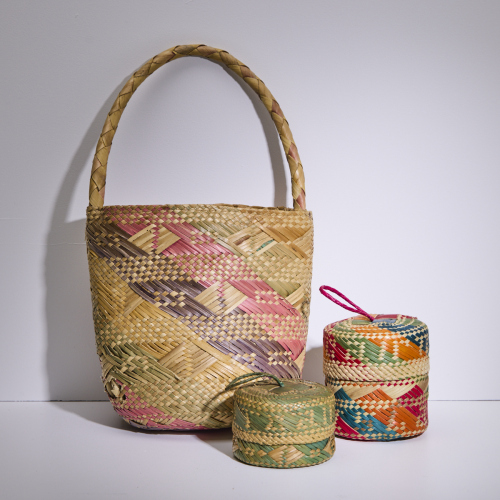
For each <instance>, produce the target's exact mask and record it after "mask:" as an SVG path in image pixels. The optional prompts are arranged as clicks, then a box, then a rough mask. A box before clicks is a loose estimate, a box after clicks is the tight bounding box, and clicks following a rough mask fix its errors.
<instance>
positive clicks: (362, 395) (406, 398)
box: [326, 376, 429, 441]
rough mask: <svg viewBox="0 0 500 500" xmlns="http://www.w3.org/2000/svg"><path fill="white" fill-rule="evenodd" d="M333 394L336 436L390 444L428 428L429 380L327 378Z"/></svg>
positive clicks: (426, 378) (424, 378)
mask: <svg viewBox="0 0 500 500" xmlns="http://www.w3.org/2000/svg"><path fill="white" fill-rule="evenodd" d="M326 384H327V385H328V386H329V387H331V388H332V389H333V391H334V392H335V408H336V411H337V427H336V430H335V434H336V435H337V436H341V437H345V438H350V439H359V440H377V441H392V440H395V439H400V438H405V437H413V436H418V435H419V434H422V433H423V432H424V431H425V430H426V428H427V425H428V413H427V399H428V397H429V388H428V386H429V379H428V377H427V376H422V377H419V378H416V379H412V378H410V379H403V380H392V381H387V382H353V381H345V380H344V381H339V380H335V379H331V378H329V377H327V378H326Z"/></svg>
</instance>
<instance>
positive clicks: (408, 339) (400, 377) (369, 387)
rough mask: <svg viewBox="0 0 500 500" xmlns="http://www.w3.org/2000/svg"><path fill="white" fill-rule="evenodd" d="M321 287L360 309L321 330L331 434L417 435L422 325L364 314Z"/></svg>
mask: <svg viewBox="0 0 500 500" xmlns="http://www.w3.org/2000/svg"><path fill="white" fill-rule="evenodd" d="M321 288H322V289H327V290H331V291H335V293H337V294H338V295H340V296H341V297H342V298H344V299H345V300H347V301H348V302H349V303H350V304H352V305H354V307H356V310H357V311H359V312H361V313H362V315H361V316H355V317H353V318H349V319H346V320H343V321H338V322H336V323H332V324H330V325H328V326H327V327H326V328H325V329H324V335H323V347H324V350H323V353H324V363H323V372H324V374H325V383H326V385H327V386H329V387H331V388H332V389H333V391H334V393H335V404H336V411H337V424H336V429H335V435H336V436H340V437H346V438H350V439H358V440H364V441H366V440H371V441H392V440H395V439H401V438H406V437H413V436H418V435H419V434H422V433H423V432H424V431H425V430H426V429H427V426H428V410H427V400H428V397H429V330H428V328H427V325H426V324H425V323H423V322H422V321H419V320H418V319H417V318H413V317H410V316H404V315H401V314H384V315H382V314H378V315H377V314H376V315H373V316H372V315H369V314H367V313H365V312H364V311H363V310H362V309H359V308H358V306H356V305H355V304H353V303H352V302H350V301H349V300H348V299H347V298H346V297H344V296H343V295H342V294H340V293H339V292H337V291H336V290H335V289H331V288H330V287H321ZM322 293H323V294H324V295H326V296H327V297H328V298H330V299H331V300H333V301H334V302H336V303H338V304H339V305H342V304H340V303H339V302H337V301H336V300H335V299H333V298H332V297H330V296H329V295H328V294H327V293H325V292H324V290H322ZM342 307H345V306H344V305H342ZM345 308H346V309H349V310H353V309H350V308H348V307H345Z"/></svg>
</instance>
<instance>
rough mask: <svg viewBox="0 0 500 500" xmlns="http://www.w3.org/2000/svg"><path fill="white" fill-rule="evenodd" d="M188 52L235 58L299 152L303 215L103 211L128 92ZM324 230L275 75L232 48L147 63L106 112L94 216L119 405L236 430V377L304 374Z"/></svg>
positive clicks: (233, 210)
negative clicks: (316, 252) (316, 221)
mask: <svg viewBox="0 0 500 500" xmlns="http://www.w3.org/2000/svg"><path fill="white" fill-rule="evenodd" d="M184 56H199V57H204V58H208V59H212V60H214V61H218V62H221V63H223V64H225V65H226V66H227V67H228V68H230V69H231V70H232V71H234V72H235V73H236V74H237V75H239V76H240V77H242V78H243V79H244V80H245V82H247V83H248V84H249V85H250V87H251V88H252V89H253V90H254V91H255V92H256V93H257V94H258V95H259V97H260V98H261V100H262V102H263V103H264V105H265V107H266V108H267V110H268V111H269V112H270V114H271V117H272V119H273V121H274V123H275V124H276V127H277V129H278V132H279V134H280V137H281V140H282V143H283V146H284V149H285V152H286V156H287V161H288V164H289V167H290V171H291V174H292V194H293V198H294V208H295V209H294V210H292V209H287V208H262V207H247V206H241V205H161V206H107V207H105V206H103V204H104V188H105V182H106V169H107V160H108V156H109V150H110V147H111V142H112V139H113V136H114V134H115V131H116V128H117V126H118V122H119V120H120V117H121V114H122V112H123V110H124V108H125V106H126V104H127V102H128V100H129V99H130V97H131V96H132V94H133V93H134V92H135V90H136V89H137V87H138V86H139V85H140V84H141V83H142V82H143V81H144V80H145V79H146V78H147V76H149V75H150V74H151V73H153V72H154V71H155V70H156V69H158V68H159V67H160V66H162V65H163V64H165V63H167V62H169V61H171V60H173V59H177V58H179V57H184ZM140 175H145V174H142V173H141V174H140ZM153 181H154V182H158V181H161V182H164V181H163V179H153ZM167 181H168V176H167ZM167 185H168V184H167ZM312 238H313V223H312V215H311V213H310V212H307V211H306V210H305V189H304V175H303V171H302V165H301V163H300V159H299V156H298V152H297V148H296V146H295V143H294V141H293V137H292V134H291V132H290V129H289V127H288V123H287V121H286V119H285V118H284V116H283V113H282V111H281V109H280V107H279V105H278V103H277V102H276V100H275V99H274V98H273V96H272V95H271V93H270V92H269V90H268V89H267V88H266V86H265V85H264V83H263V82H262V81H261V80H260V79H259V78H257V77H256V76H255V75H254V74H253V73H252V72H251V71H250V70H249V69H248V67H246V66H245V65H243V64H242V63H241V62H239V61H238V60H237V59H235V58H234V57H232V56H231V55H229V54H228V53H227V52H225V51H222V50H220V49H214V48H211V47H207V46H205V45H187V46H177V47H174V48H172V49H169V50H167V51H165V52H162V53H161V54H159V55H157V56H155V57H153V58H152V59H151V60H149V61H147V62H146V63H145V64H144V65H143V66H142V67H141V68H140V69H139V70H138V71H136V72H135V73H134V75H133V76H132V77H131V78H130V80H129V81H128V82H127V83H126V84H125V87H124V88H123V89H122V91H121V92H120V94H119V96H118V98H117V99H116V101H115V103H114V104H113V106H112V108H111V111H110V113H109V115H108V117H107V119H106V122H105V124H104V128H103V131H102V134H101V137H100V139H99V142H98V144H97V149H96V154H95V157H94V162H93V167H92V177H91V181H90V206H89V208H88V211H87V230H86V239H87V249H88V259H89V268H90V283H91V292H92V304H93V314H94V324H95V332H96V341H97V352H98V354H99V358H100V361H101V365H102V373H103V381H104V384H105V388H106V392H107V393H108V395H109V397H110V400H111V401H112V403H113V406H114V408H115V409H116V411H117V412H118V413H119V414H120V415H122V416H123V418H125V420H127V421H128V422H130V423H131V424H132V425H136V426H139V427H143V428H154V429H203V428H220V427H229V426H230V425H231V421H232V399H231V393H230V392H225V391H224V388H225V386H226V385H227V384H228V382H229V381H231V380H233V379H234V378H235V377H237V376H239V375H242V374H245V373H252V372H261V371H267V372H271V373H274V374H276V375H278V376H280V377H283V378H294V377H300V375H301V372H302V367H303V363H304V356H305V349H304V348H305V343H306V336H307V322H308V315H309V301H310V292H311V289H310V286H311V267H312V251H313V239H312Z"/></svg>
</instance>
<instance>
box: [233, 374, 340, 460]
mask: <svg viewBox="0 0 500 500" xmlns="http://www.w3.org/2000/svg"><path fill="white" fill-rule="evenodd" d="M265 376H269V377H272V378H273V379H274V380H273V381H271V382H260V383H258V384H255V382H254V383H253V384H252V385H245V386H243V387H240V388H239V389H237V390H236V391H235V393H234V420H233V452H234V455H235V456H236V458H238V459H239V460H241V461H242V462H246V463H248V464H251V465H257V466H260V467H274V468H280V469H289V468H295V467H307V466H310V465H316V464H320V463H322V462H325V461H326V460H329V459H330V458H331V457H332V455H333V453H334V451H335V437H334V430H335V398H334V396H333V392H332V391H331V390H330V389H328V388H327V387H325V386H323V385H320V384H316V383H314V382H305V381H303V380H284V379H279V378H277V377H275V376H273V375H267V374H250V375H248V374H247V375H243V376H241V377H238V378H237V379H236V380H235V381H233V382H232V383H231V384H229V386H228V389H234V388H236V387H238V386H239V385H241V384H242V383H246V382H249V381H251V380H253V379H256V378H260V377H265ZM276 384H278V385H276Z"/></svg>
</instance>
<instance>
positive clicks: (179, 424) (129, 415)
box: [110, 380, 206, 430]
mask: <svg viewBox="0 0 500 500" xmlns="http://www.w3.org/2000/svg"><path fill="white" fill-rule="evenodd" d="M116 382H117V384H118V385H119V386H120V388H121V390H122V393H123V394H124V396H125V398H126V399H125V400H124V401H123V402H122V401H121V400H120V399H118V398H110V401H111V404H112V405H113V407H114V409H115V411H116V413H118V414H119V415H120V416H122V417H123V418H124V419H125V420H127V421H129V420H133V421H134V422H133V423H134V424H135V425H136V426H137V427H140V428H143V429H159V430H183V429H188V430H195V429H200V430H201V429H206V427H203V426H201V425H198V424H194V423H192V422H187V421H185V420H181V419H176V420H173V421H172V422H169V423H168V424H161V423H159V422H156V421H155V420H163V421H165V420H170V419H171V418H172V417H171V416H169V415H166V414H165V413H163V412H162V411H161V410H159V409H158V408H155V407H153V406H150V405H149V404H148V403H147V402H146V401H144V400H143V399H142V398H140V397H139V396H137V394H135V393H134V392H133V391H132V390H131V389H130V387H128V386H126V385H124V384H122V383H121V382H120V381H119V380H117V381H116ZM125 401H126V404H127V406H128V408H124V407H123V403H125ZM137 421H138V422H137ZM144 421H146V422H144Z"/></svg>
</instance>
